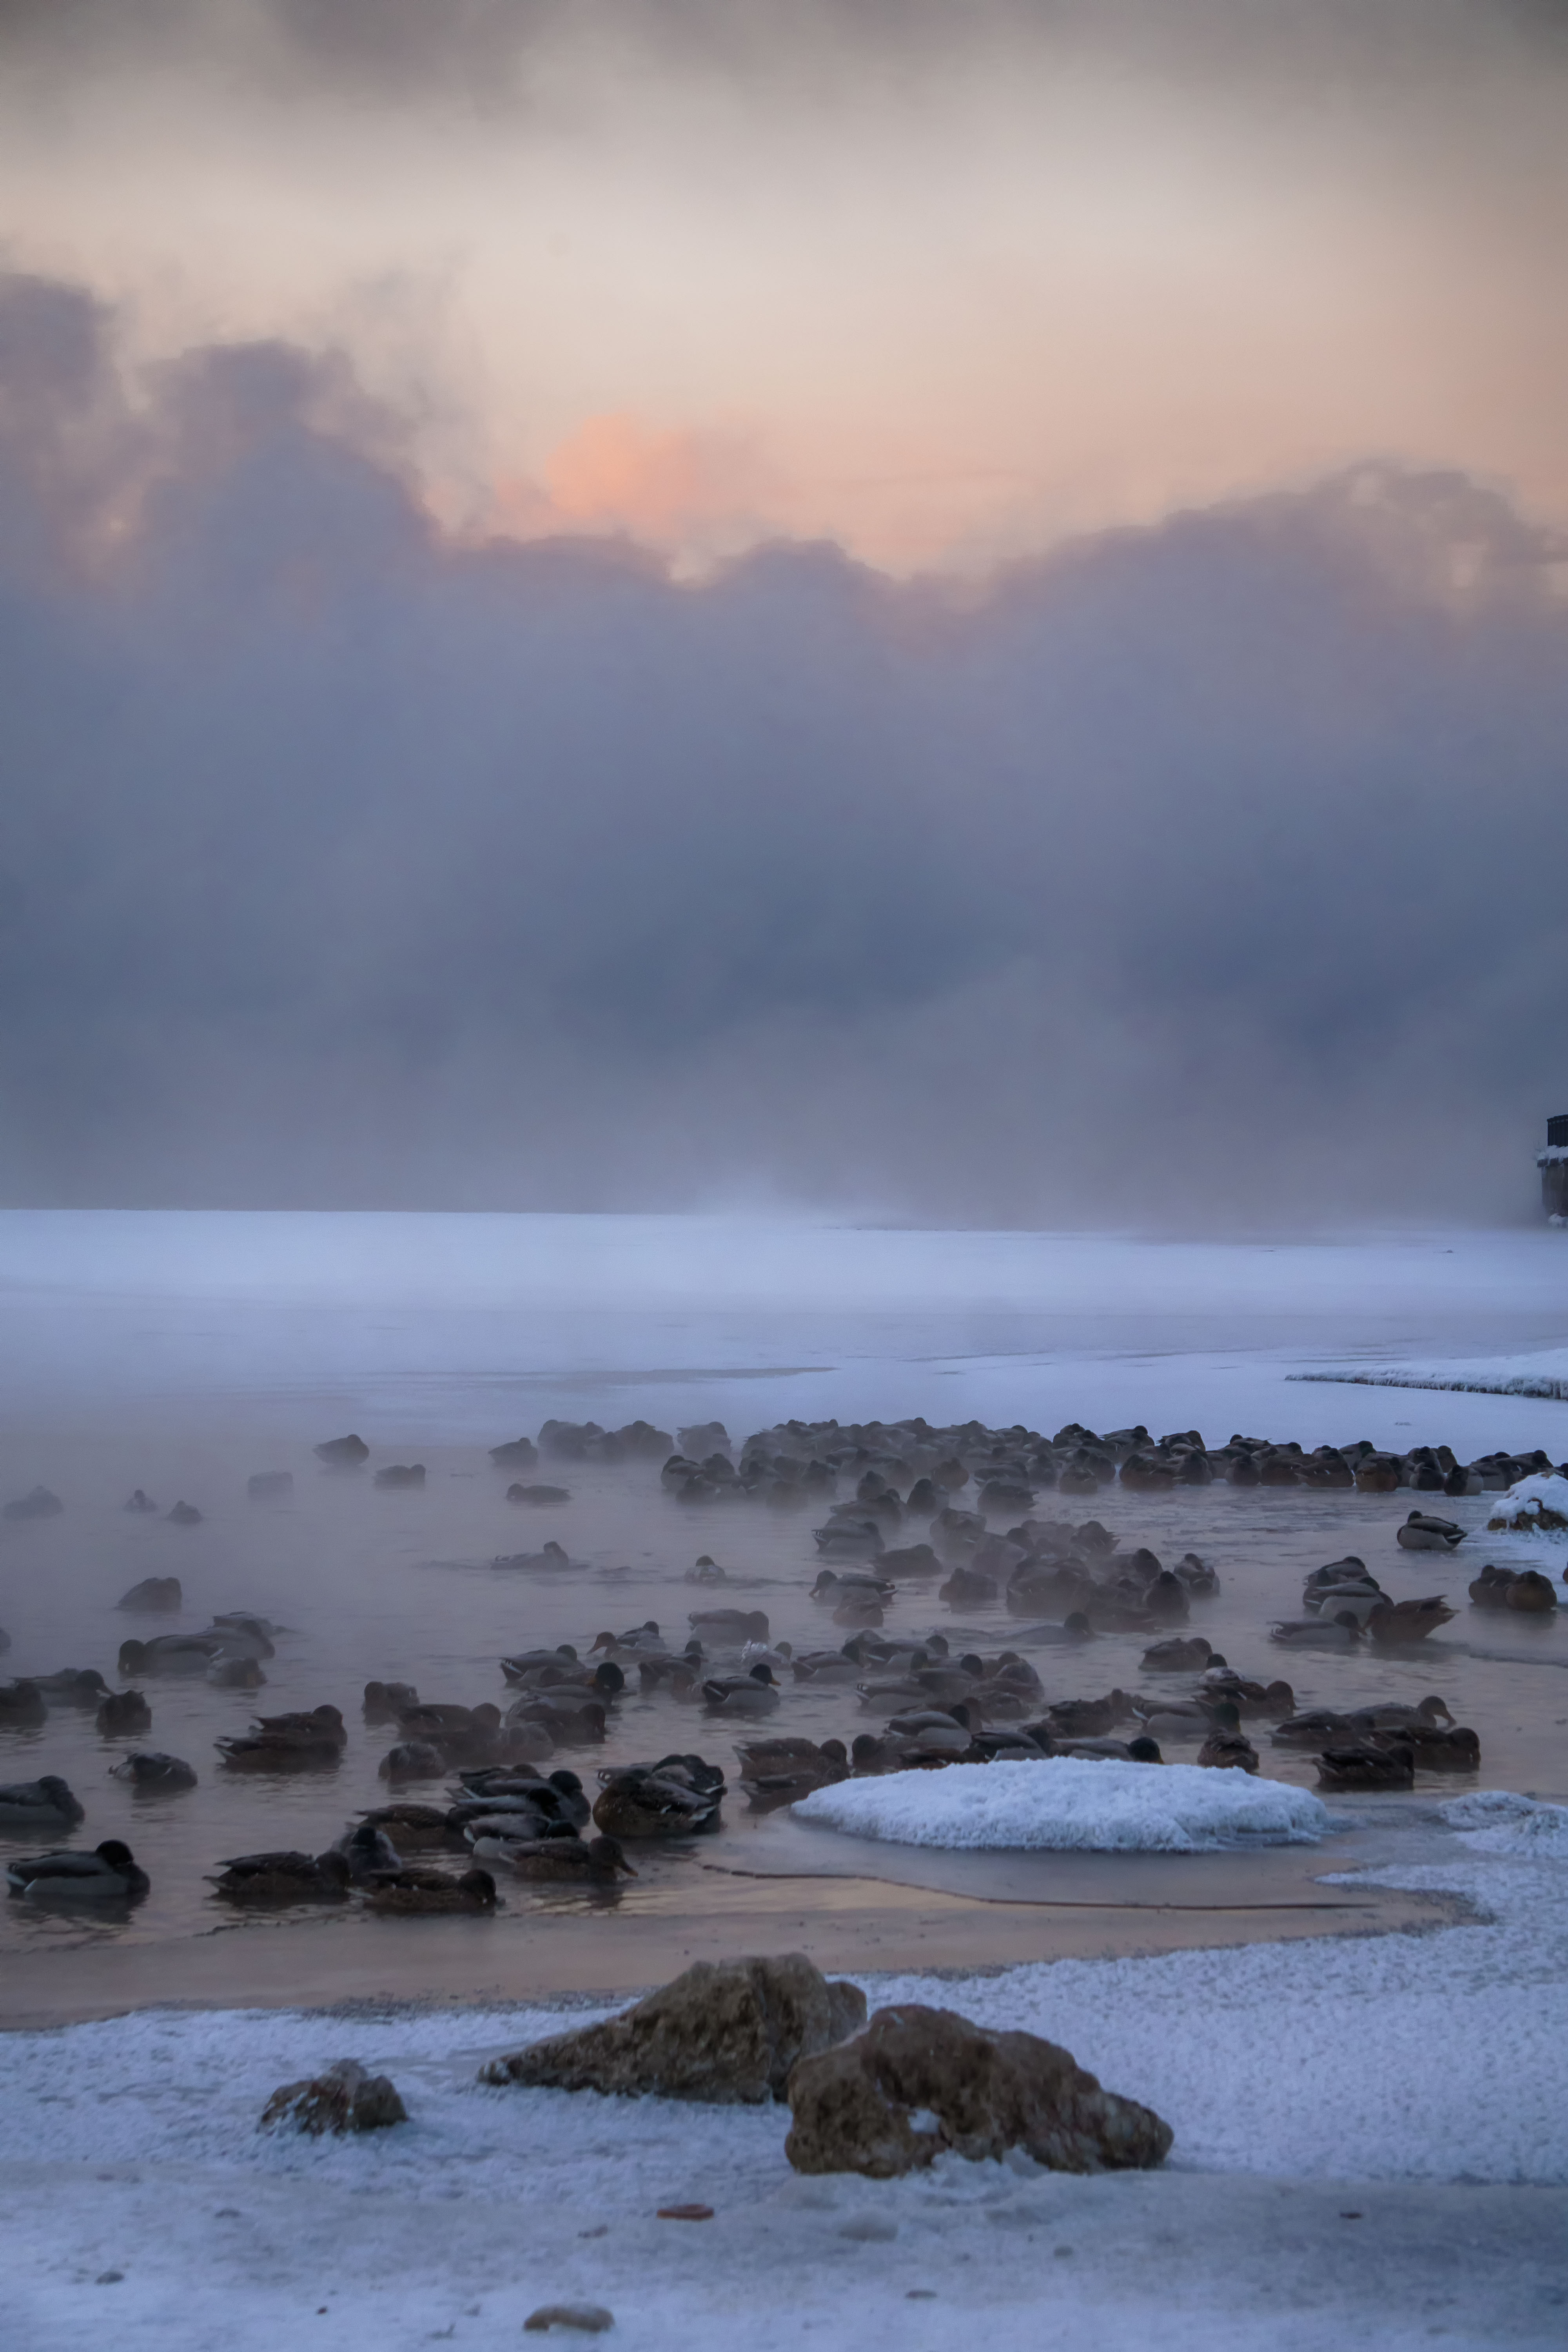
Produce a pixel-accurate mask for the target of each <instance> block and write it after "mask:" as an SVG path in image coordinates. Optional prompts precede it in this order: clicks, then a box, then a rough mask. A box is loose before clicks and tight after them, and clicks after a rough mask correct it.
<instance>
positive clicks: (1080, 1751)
mask: <svg viewBox="0 0 1568 2352" xmlns="http://www.w3.org/2000/svg"><path fill="white" fill-rule="evenodd" d="M1050 1753H1051V1754H1052V1755H1053V1756H1072V1757H1076V1758H1078V1759H1079V1761H1080V1762H1081V1763H1085V1764H1163V1762H1164V1760H1165V1759H1164V1758H1163V1756H1162V1755H1161V1753H1160V1743H1159V1741H1158V1740H1157V1739H1151V1738H1150V1737H1149V1735H1148V1733H1147V1732H1140V1733H1139V1735H1138V1737H1137V1738H1136V1739H1058V1740H1056V1741H1054V1742H1053V1743H1052V1746H1051V1749H1050Z"/></svg>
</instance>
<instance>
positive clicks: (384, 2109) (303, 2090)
mask: <svg viewBox="0 0 1568 2352" xmlns="http://www.w3.org/2000/svg"><path fill="white" fill-rule="evenodd" d="M407 2121H408V2110H407V2108H406V2107H405V2105H404V2104H403V2101H402V2100H401V2099H400V2098H399V2096H398V2095H397V2091H396V2089H395V2085H394V2084H393V2082H392V2079H391V2077H390V2076H389V2075H386V2074H366V2073H365V2071H364V2068H363V2066H361V2065H360V2064H359V2063H357V2061H355V2060H354V2059H353V2058H340V2059H339V2061H338V2063H337V2064H336V2065H335V2066H329V2067H328V2069H327V2071H326V2073H325V2074H315V2075H311V2076H310V2077H309V2078H308V2079H307V2080H306V2081H304V2082H302V2083H285V2084H283V2086H282V2088H281V2089H280V2090H277V2091H274V2092H273V2094H272V2096H271V2097H270V2098H269V2099H268V2102H267V2105H266V2106H265V2107H264V2108H263V2110H262V2115H261V2121H260V2123H259V2125H258V2126H257V2128H258V2130H260V2131H278V2130H280V2129H288V2130H290V2131H297V2132H305V2133H308V2134H309V2135H310V2137H311V2138H312V2139H319V2138H320V2137H321V2135H322V2133H323V2132H337V2133H342V2132H351V2131H355V2132H363V2131H381V2130H384V2128H385V2126H387V2125H388V2124H405V2123H406V2122H407Z"/></svg>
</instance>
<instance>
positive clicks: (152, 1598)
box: [114, 1576, 184, 1615]
mask: <svg viewBox="0 0 1568 2352" xmlns="http://www.w3.org/2000/svg"><path fill="white" fill-rule="evenodd" d="M114 1605H115V1607H116V1608H117V1609H134V1610H140V1611H142V1612H145V1613H146V1614H148V1615H170V1614H172V1613H173V1612H174V1611H176V1610H179V1609H181V1608H183V1607H184V1593H183V1592H182V1591H181V1590H180V1580H179V1578H178V1577H177V1576H144V1577H143V1578H142V1581H141V1583H140V1584H133V1585H132V1588H131V1590H130V1591H129V1592H127V1593H125V1594H124V1595H123V1596H122V1597H121V1599H120V1600H119V1601H116V1602H115V1604H114Z"/></svg>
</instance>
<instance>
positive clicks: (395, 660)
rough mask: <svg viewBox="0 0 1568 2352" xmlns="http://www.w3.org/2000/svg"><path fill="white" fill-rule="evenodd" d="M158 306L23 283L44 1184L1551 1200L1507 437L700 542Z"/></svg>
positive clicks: (602, 1195)
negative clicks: (142, 312) (423, 488)
mask: <svg viewBox="0 0 1568 2352" xmlns="http://www.w3.org/2000/svg"><path fill="white" fill-rule="evenodd" d="M116 334H117V322H116V320H115V318H114V317H113V315H112V314H111V313H110V312H109V311H108V310H105V309H104V308H103V307H101V306H100V305H99V304H98V303H96V302H95V301H94V300H93V299H89V297H88V296H87V295H85V294H84V293H82V292H80V291H79V290H73V289H71V288H69V287H68V286H64V285H60V284H53V283H46V282H40V281H36V280H27V279H17V278H14V279H12V280H11V281H9V282H8V283H7V284H6V286H5V290H4V296H3V299H0V396H3V402H4V407H3V415H4V420H5V423H4V441H3V446H0V511H3V514H4V522H5V527H4V540H3V548H0V597H3V601H0V676H3V679H4V694H3V698H0V708H3V711H4V717H3V719H0V728H3V734H4V752H3V756H4V761H5V774H6V778H7V789H6V795H5V820H4V834H3V847H0V922H3V940H4V945H3V948H0V956H3V970H4V985H5V999H6V1003H7V1008H8V1013H7V1021H6V1024H5V1035H4V1040H3V1043H0V1099H3V1104H4V1130H3V1140H0V1183H3V1184H4V1187H5V1192H7V1193H8V1194H9V1196H10V1197H11V1198H12V1199H13V1200H27V1201H32V1202H49V1201H54V1202H61V1203H73V1202H74V1203H79V1204H91V1203H97V1202H110V1201H114V1202H123V1203H127V1204H135V1203H138V1202H145V1203H167V1204H171V1205H176V1204H181V1203H185V1204H191V1203H202V1202H208V1203H213V1204H220V1205H221V1204H224V1203H248V1204H262V1203H270V1204H276V1205H289V1204H294V1203H307V1202H308V1203H314V1204H321V1205H331V1204H342V1205H362V1206H397V1205H405V1204H411V1205H414V1204H416V1205H421V1206H451V1207H502V1208H505V1207H554V1206H561V1205H571V1206H576V1207H625V1206H628V1205H635V1206H648V1207H671V1206H675V1207H679V1206H687V1205H706V1206H714V1205H730V1206H733V1205H742V1206H745V1205H752V1206H765V1205H769V1204H772V1203H776V1202H781V1201H784V1202H788V1201H792V1200H795V1201H801V1202H807V1203H816V1204H823V1203H826V1204H831V1205H835V1206H837V1205H844V1204H847V1205H851V1206H854V1207H856V1208H859V1209H865V1210H869V1211H873V1212H875V1213H883V1214H890V1215H893V1216H914V1217H923V1218H933V1219H936V1220H939V1221H952V1220H955V1219H956V1220H959V1221H965V1220H967V1221H975V1222H988V1221H995V1222H1015V1223H1019V1222H1021V1223H1034V1222H1045V1221H1048V1220H1058V1221H1060V1220H1067V1221H1069V1222H1073V1221H1079V1222H1086V1221H1095V1220H1101V1219H1107V1218H1109V1219H1111V1220H1127V1219H1137V1220H1152V1221H1155V1222H1163V1221H1170V1222H1175V1223H1205V1222H1217V1221H1235V1220H1237V1219H1240V1220H1242V1221H1244V1222H1247V1223H1254V1224H1257V1223H1268V1221H1269V1220H1270V1219H1271V1218H1273V1217H1276V1216H1279V1215H1284V1216H1286V1217H1301V1216H1310V1217H1312V1218H1316V1219H1319V1220H1327V1221H1331V1220H1332V1219H1333V1218H1334V1217H1335V1216H1336V1215H1342V1214H1352V1215H1361V1214H1365V1213H1368V1212H1373V1213H1385V1214H1386V1213H1394V1214H1402V1213H1458V1214H1460V1215H1468V1216H1473V1217H1475V1218H1477V1219H1478V1220H1479V1221H1486V1220H1489V1219H1497V1218H1505V1219H1506V1218H1511V1217H1524V1216H1528V1215H1529V1214H1531V1210H1532V1192H1533V1171H1531V1166H1530V1158H1531V1149H1532V1148H1533V1145H1534V1144H1535V1142H1536V1140H1537V1139H1538V1129H1539V1128H1540V1123H1541V1118H1542V1115H1543V1113H1544V1111H1545V1110H1546V1109H1548V1108H1552V1102H1550V1101H1548V1099H1547V1097H1552V1098H1553V1100H1554V1098H1555V1092H1556V1091H1557V1090H1560V1089H1559V1088H1558V1080H1557V1079H1556V1078H1555V1077H1554V1076H1553V1075H1552V1074H1553V1072H1554V1071H1560V1068H1561V1047H1560V1039H1559V1034H1558V1031H1559V1019H1558V1008H1559V1007H1560V1005H1561V1003H1562V1001H1563V983H1564V978H1565V973H1564V963H1565V961H1568V930H1565V928H1564V925H1563V919H1562V898H1563V894H1562V878H1561V877H1562V872H1563V851H1564V847H1565V846H1568V793H1564V790H1563V782H1564V778H1563V743H1564V741H1565V740H1568V658H1565V656H1568V629H1565V625H1564V618H1563V610H1562V607H1561V604H1560V603H1559V602H1558V600H1557V593H1556V589H1555V586H1554V582H1555V577H1556V572H1557V570H1558V569H1559V568H1560V557H1561V550H1560V549H1559V548H1558V547H1557V546H1556V544H1555V542H1554V541H1552V539H1551V538H1550V536H1549V535H1548V534H1546V533H1544V532H1542V531H1540V530H1536V529H1534V528H1533V527H1531V526H1530V525H1528V524H1527V523H1526V522H1525V521H1524V520H1521V517H1520V515H1519V514H1518V513H1517V512H1516V511H1514V509H1512V508H1510V505H1509V503H1508V502H1507V500H1506V499H1504V498H1503V497H1502V496H1501V495H1500V494H1499V493H1497V492H1495V491H1493V490H1491V489H1489V488H1483V487H1481V486H1479V485H1478V484H1476V483H1474V482H1472V481H1469V480H1467V479H1465V478H1460V477H1458V476H1455V475H1450V476H1447V477H1439V476H1436V475H1434V474H1431V473H1426V474H1418V473H1413V472H1402V471H1400V470H1398V469H1397V468H1392V467H1388V468H1374V467H1366V468H1362V469H1359V470H1357V471H1354V472H1352V473H1350V474H1346V475H1344V476H1342V477H1339V478H1334V479H1331V480H1328V481H1324V482H1321V483H1320V484H1318V485H1316V486H1311V487H1306V488H1299V489H1290V490H1281V491H1279V492H1277V493H1274V494H1271V495H1268V496H1260V497H1258V498H1255V499H1250V500H1243V501H1238V502H1233V503H1230V504H1228V505H1225V506H1222V507H1216V508H1214V509H1209V510H1206V511H1194V512H1190V513H1185V514H1178V515H1176V516H1175V517H1173V519H1172V520H1168V521H1167V522H1165V523H1163V525H1160V526H1159V527H1155V528H1149V529H1144V530H1126V531H1121V532H1113V533H1107V534H1101V535H1100V536H1098V537H1090V538H1088V539H1084V540H1081V541H1078V542H1076V543H1073V544H1070V545H1068V546H1067V547H1065V548H1064V549H1062V550H1060V551H1058V552H1057V553H1055V554H1054V555H1051V556H1048V557H1044V558H1041V559H1038V560H1037V561H1033V562H1027V563H1020V564H1018V565H1016V566H1012V567H1009V568H1005V569H1003V570H1000V571H997V572H994V574H993V575H992V576H991V577H989V578H988V579H987V580H985V581H984V582H982V583H978V584H974V583H971V584H970V585H968V586H966V587H964V588H963V589H962V590H960V589H959V588H956V587H954V586H953V585H952V583H950V582H941V581H938V580H936V579H934V578H929V577H919V576H917V577H914V578H911V579H910V580H908V581H905V582H902V583H897V582H894V581H892V580H890V579H889V578H888V577H886V576H884V575H882V574H879V573H876V572H871V571H868V570H867V569H865V568H864V567H860V566H858V565H856V564H855V563H853V562H850V561H848V560H847V558H846V557H845V555H844V554H843V553H842V552H841V551H838V550H837V549H836V548H834V547H832V546H829V545H816V546H808V545H794V546H784V545H780V546H777V547H772V548H763V549H762V550H760V551H756V552H753V553H752V554H750V555H748V556H745V557H743V558H742V559H740V560H738V561H736V562H732V563H731V564H730V565H729V566H728V567H725V568H721V569H720V570H719V571H718V572H713V573H710V575H708V576H706V577H703V578H701V579H699V580H696V581H693V580H689V579H683V578H677V577H674V576H672V575H671V573H670V572H669V571H668V569H667V567H666V566H665V565H664V563H663V562H660V561H658V560H656V559H655V558H653V557H652V556H650V555H648V554H647V553H646V552H644V551H639V550H638V549H637V547H635V546H634V545H632V544H630V543H629V542H626V541H610V542H599V543H589V542H584V541H576V542H567V541H543V542H540V543H535V544H531V545H523V544H518V543H514V542H507V543H502V542H499V541H488V542H482V543H468V542H460V541H451V540H448V539H444V538H443V537H442V535H441V534H440V533H439V532H438V531H437V529H436V528H435V526H434V525H433V524H432V523H431V522H430V520H428V519H427V516H426V513H425V511H424V510H423V509H422V508H421V506H420V504H419V502H418V500H417V499H416V495H415V491H414V489H413V488H412V486H411V484H410V481H409V479H408V478H407V476H406V474H405V471H404V470H403V468H402V467H401V466H400V458H399V448H398V443H397V436H396V430H395V425H394V423H393V421H392V420H391V418H390V417H388V416H386V415H383V414H381V413H380V412H378V411H377V410H376V409H375V408H374V405H373V404H371V403H370V402H369V401H368V400H367V399H366V398H364V397H363V395H362V394H360V393H359V392H358V391H357V390H356V387H355V384H354V383H353V380H352V377H351V376H350V375H349V374H348V373H347V372H346V370H345V368H344V367H343V366H342V365H340V364H336V363H332V362H324V361H321V360H314V359H310V358H309V357H308V356H307V355H306V354H304V353H303V352H300V351H296V350H291V349H289V348H285V347H283V346H280V345H278V344H272V345H268V346H257V347H247V348H213V349H209V350H205V351H196V352H192V353H191V354H189V355H188V356H187V357H186V359H185V360H184V361H183V362H181V363H179V364H178V365H175V366H172V367H170V368H168V369H166V370H164V371H163V373H161V374H159V375H157V376H156V378H155V379H154V380H153V383H152V390H151V396H150V397H148V396H139V397H138V398H137V399H136V400H134V401H133V400H132V398H131V397H130V395H129V394H128V393H127V391H126V389H125V385H124V383H123V381H122V377H121V373H120V371H119V369H118V366H117V344H116ZM142 394H143V395H146V394H147V386H146V385H145V384H143V386H142Z"/></svg>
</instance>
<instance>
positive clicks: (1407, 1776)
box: [1318, 1740, 1415, 1789]
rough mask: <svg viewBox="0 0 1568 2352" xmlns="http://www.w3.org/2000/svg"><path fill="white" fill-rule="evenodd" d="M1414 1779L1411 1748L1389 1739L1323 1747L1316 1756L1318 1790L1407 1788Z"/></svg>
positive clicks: (1413, 1760) (1413, 1761) (1413, 1762)
mask: <svg viewBox="0 0 1568 2352" xmlns="http://www.w3.org/2000/svg"><path fill="white" fill-rule="evenodd" d="M1414 1783H1415V1759H1414V1757H1413V1756H1412V1753H1411V1750H1410V1749H1409V1748H1408V1747H1406V1746H1405V1745H1404V1744H1403V1743H1399V1742H1394V1741H1392V1740H1391V1741H1389V1742H1387V1743H1386V1744H1384V1742H1382V1741H1375V1742H1374V1741H1372V1740H1358V1741H1356V1742H1355V1743H1354V1744H1353V1745H1351V1746H1346V1747H1335V1748H1325V1749H1324V1750H1323V1752H1322V1754H1321V1756H1320V1757H1319V1759H1318V1786H1319V1787H1320V1788H1321V1789H1408V1788H1411V1787H1412V1786H1413V1785H1414Z"/></svg>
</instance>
